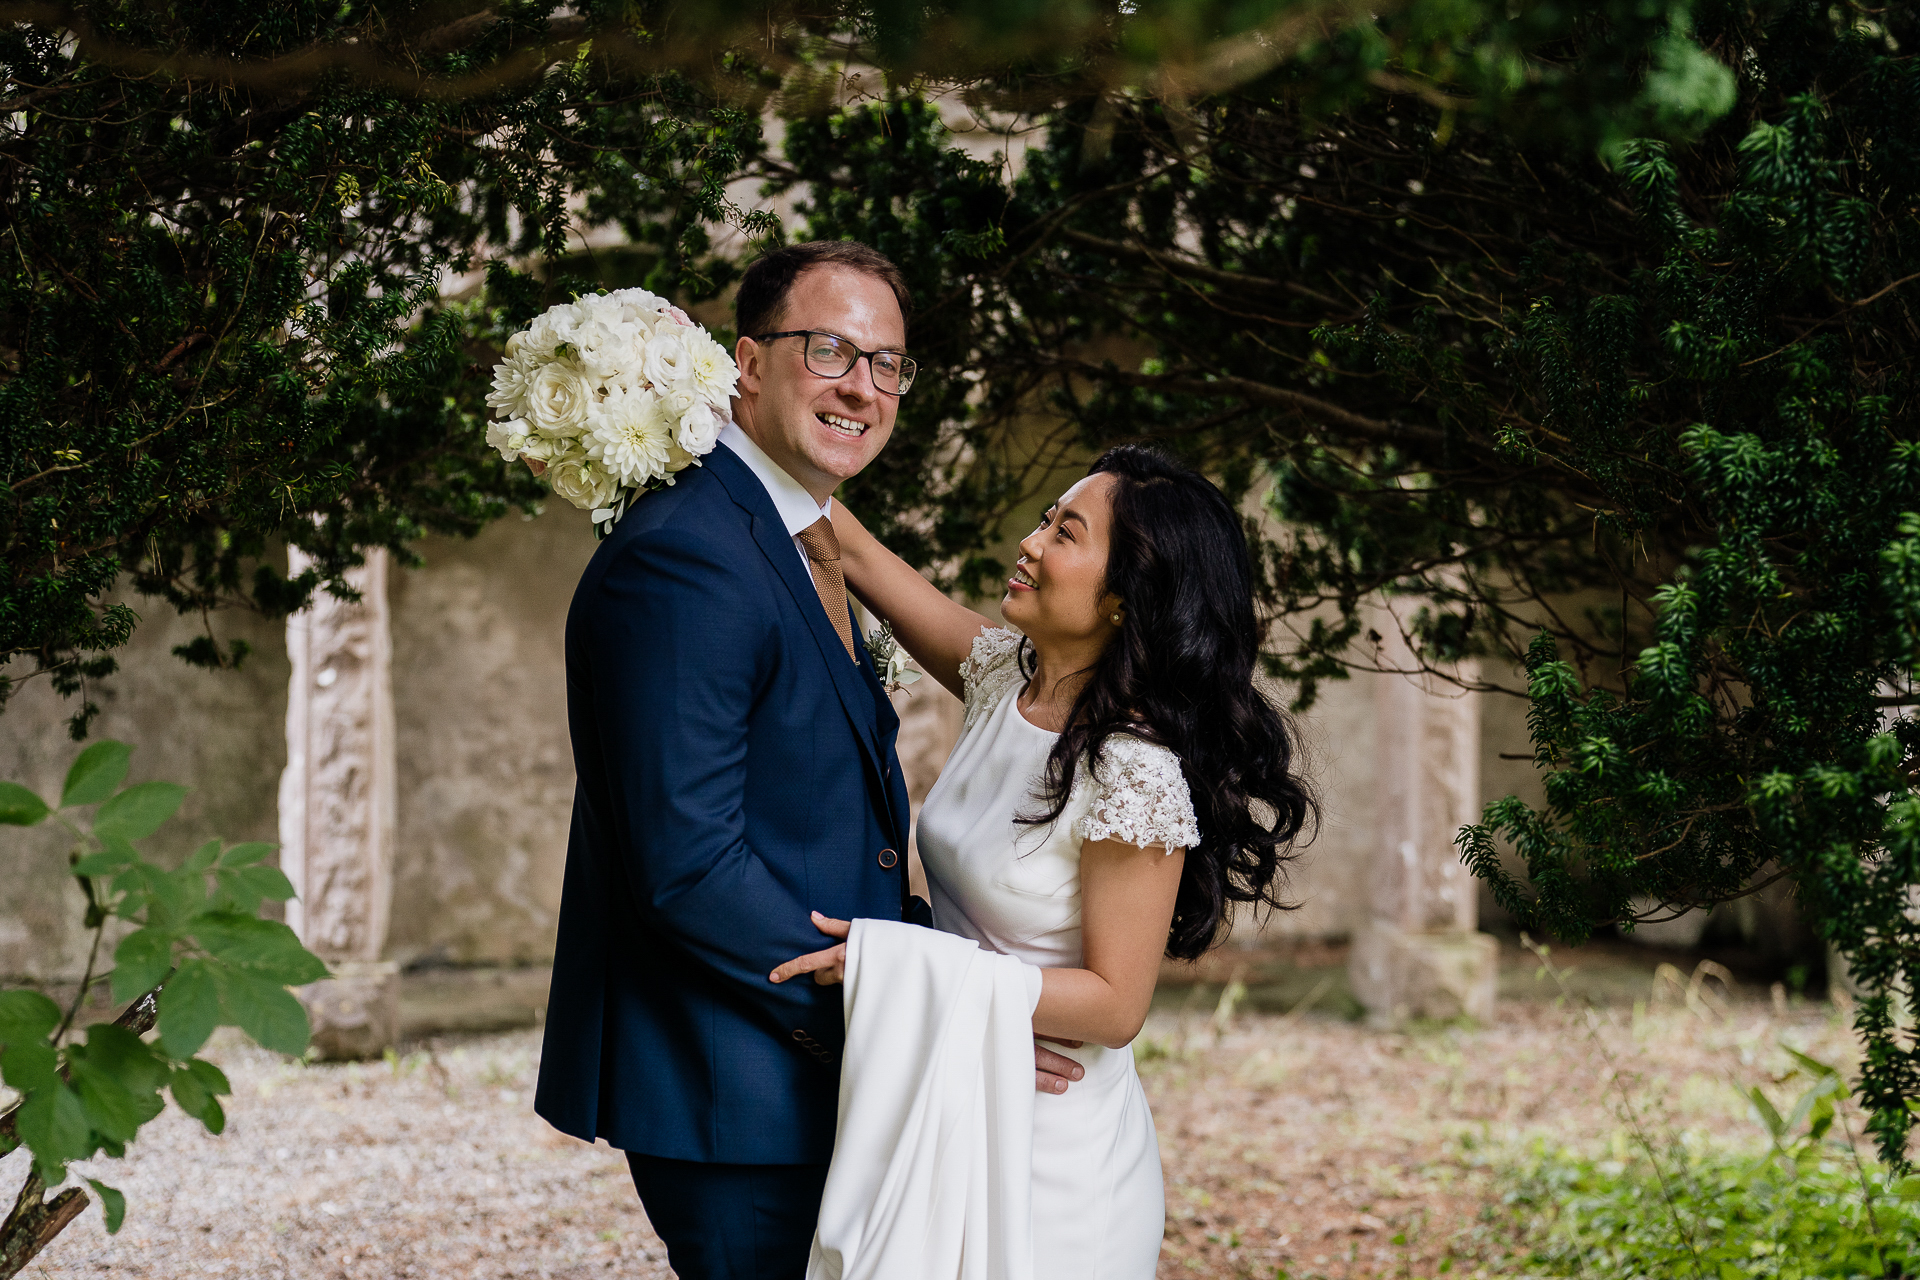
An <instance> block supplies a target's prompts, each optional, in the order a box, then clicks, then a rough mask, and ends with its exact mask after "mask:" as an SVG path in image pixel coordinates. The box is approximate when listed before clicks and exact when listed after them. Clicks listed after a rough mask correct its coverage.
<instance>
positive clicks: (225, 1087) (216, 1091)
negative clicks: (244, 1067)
mask: <svg viewBox="0 0 1920 1280" xmlns="http://www.w3.org/2000/svg"><path fill="white" fill-rule="evenodd" d="M186 1069H187V1070H188V1071H190V1072H192V1073H193V1077H194V1079H196V1080H198V1081H199V1082H200V1084H201V1086H202V1087H203V1088H205V1089H206V1091H207V1092H208V1093H211V1094H213V1095H214V1096H215V1097H218V1098H223V1097H225V1096H226V1095H228V1094H230V1093H232V1092H233V1086H232V1085H231V1084H228V1083H227V1073H226V1072H224V1071H222V1070H221V1069H220V1068H218V1067H216V1066H214V1065H213V1064H212V1063H211V1062H208V1061H207V1060H206V1059H205V1058H194V1059H192V1060H190V1061H189V1062H188V1063H187V1066H186Z"/></svg>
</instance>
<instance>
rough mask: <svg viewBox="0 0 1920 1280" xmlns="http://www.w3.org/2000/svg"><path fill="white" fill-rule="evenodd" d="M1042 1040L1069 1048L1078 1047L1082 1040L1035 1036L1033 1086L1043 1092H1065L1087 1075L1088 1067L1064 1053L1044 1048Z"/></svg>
mask: <svg viewBox="0 0 1920 1280" xmlns="http://www.w3.org/2000/svg"><path fill="white" fill-rule="evenodd" d="M1042 1040H1046V1041H1048V1042H1049V1043H1051V1044H1063V1045H1065V1046H1067V1048H1069V1049H1078V1048H1079V1047H1080V1045H1081V1041H1078V1040H1054V1039H1053V1038H1052V1037H1050V1036H1035V1037H1034V1038H1033V1087H1034V1088H1035V1089H1036V1090H1038V1091H1039V1092H1041V1093H1065V1092H1066V1091H1067V1085H1068V1084H1070V1083H1071V1082H1073V1081H1075V1080H1078V1079H1079V1078H1080V1077H1081V1076H1084V1075H1086V1074H1087V1069H1086V1068H1085V1067H1083V1066H1081V1065H1080V1064H1079V1063H1077V1062H1075V1061H1074V1060H1073V1059H1072V1058H1069V1057H1068V1056H1067V1055H1066V1054H1064V1053H1055V1052H1054V1051H1053V1050H1051V1049H1044V1048H1042V1047H1041V1046H1040V1042H1041V1041H1042Z"/></svg>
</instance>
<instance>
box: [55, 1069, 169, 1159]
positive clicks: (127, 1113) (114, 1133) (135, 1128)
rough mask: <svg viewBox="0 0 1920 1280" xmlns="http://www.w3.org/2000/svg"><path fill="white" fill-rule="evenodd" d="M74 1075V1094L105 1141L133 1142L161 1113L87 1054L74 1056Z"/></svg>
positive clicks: (88, 1119)
mask: <svg viewBox="0 0 1920 1280" xmlns="http://www.w3.org/2000/svg"><path fill="white" fill-rule="evenodd" d="M69 1066H70V1068H71V1069H72V1072H73V1090H74V1092H75V1093H77V1094H79V1095H80V1101H81V1102H83V1103H85V1104H86V1108H87V1122H88V1123H89V1124H90V1125H92V1126H93V1128H94V1129H95V1130H96V1131H98V1132H99V1134H100V1136H101V1137H103V1138H111V1139H112V1140H113V1141H115V1142H119V1143H128V1142H132V1141H133V1138H134V1135H135V1134H137V1133H139V1132H140V1126H141V1125H142V1124H144V1123H145V1122H146V1121H148V1120H151V1119H152V1118H153V1116H154V1115H155V1114H157V1112H153V1111H149V1110H148V1109H147V1108H145V1107H142V1106H141V1105H140V1100H139V1098H138V1097H136V1096H135V1094H134V1091H133V1089H131V1088H130V1087H128V1085H127V1083H126V1082H125V1081H123V1080H121V1079H119V1078H118V1077H117V1076H116V1075H115V1074H114V1073H113V1072H111V1071H108V1070H105V1069H103V1068H102V1067H100V1066H99V1065H97V1064H96V1063H94V1062H92V1061H90V1060H89V1059H88V1058H87V1057H86V1055H84V1054H78V1053H76V1054H74V1055H73V1057H72V1060H71V1061H70V1063H69Z"/></svg>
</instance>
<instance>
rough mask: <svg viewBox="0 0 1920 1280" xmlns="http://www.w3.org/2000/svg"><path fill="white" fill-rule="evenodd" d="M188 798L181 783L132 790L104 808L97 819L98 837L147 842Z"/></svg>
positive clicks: (94, 820)
mask: <svg viewBox="0 0 1920 1280" xmlns="http://www.w3.org/2000/svg"><path fill="white" fill-rule="evenodd" d="M186 798H187V789H186V788H185V787H183V786H181V785H180V784H179V783H177V782H142V783H141V784H139V785H138V786H134V787H128V788H127V789H126V790H125V791H122V792H121V793H120V794H119V795H117V796H115V797H113V798H112V799H111V800H109V801H107V802H106V803H105V804H103V805H101V806H100V811H99V812H98V813H97V814H95V815H94V819H93V830H94V834H95V835H99V836H106V835H116V836H119V837H120V838H121V839H123V840H144V839H146V838H147V837H148V836H150V835H152V834H153V833H154V832H155V831H157V830H159V829H160V824H161V823H163V822H165V821H166V820H167V819H168V818H171V817H172V816H173V814H174V810H176V809H178V808H179V807H180V802H181V801H182V800H185V799H186Z"/></svg>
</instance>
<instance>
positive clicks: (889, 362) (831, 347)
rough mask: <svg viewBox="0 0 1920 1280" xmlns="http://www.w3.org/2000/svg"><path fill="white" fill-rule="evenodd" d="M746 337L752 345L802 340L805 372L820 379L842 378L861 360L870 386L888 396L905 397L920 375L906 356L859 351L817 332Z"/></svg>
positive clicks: (842, 340) (836, 337) (837, 337)
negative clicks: (869, 375)
mask: <svg viewBox="0 0 1920 1280" xmlns="http://www.w3.org/2000/svg"><path fill="white" fill-rule="evenodd" d="M749 336H751V337H752V338H753V340H754V341H755V342H772V341H773V340H774V339H775V338H805V339H806V346H805V347H803V348H802V353H803V354H804V355H805V357H806V361H807V368H808V370H809V371H811V372H812V373H815V374H817V375H818V376H820V377H822V378H844V377H846V376H847V373H848V371H849V370H851V369H852V368H853V366H854V364H855V363H856V362H857V361H859V360H860V359H861V358H863V357H864V358H865V359H866V361H867V364H868V366H869V367H870V368H872V370H873V385H874V386H876V387H878V388H879V389H880V390H882V391H884V392H886V393H887V394H888V395H890V396H903V395H905V394H907V392H908V391H909V390H910V389H911V388H912V387H913V375H914V374H916V373H918V372H920V366H919V365H917V364H915V363H914V361H913V359H912V357H910V356H905V355H902V354H900V352H898V351H862V350H861V349H860V348H858V347H856V346H854V345H853V344H852V343H851V342H848V341H847V340H846V339H845V338H843V337H841V336H840V335H839V334H837V333H826V332H823V331H822V330H819V329H788V330H785V331H784V332H781V333H756V334H751V335H749Z"/></svg>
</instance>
